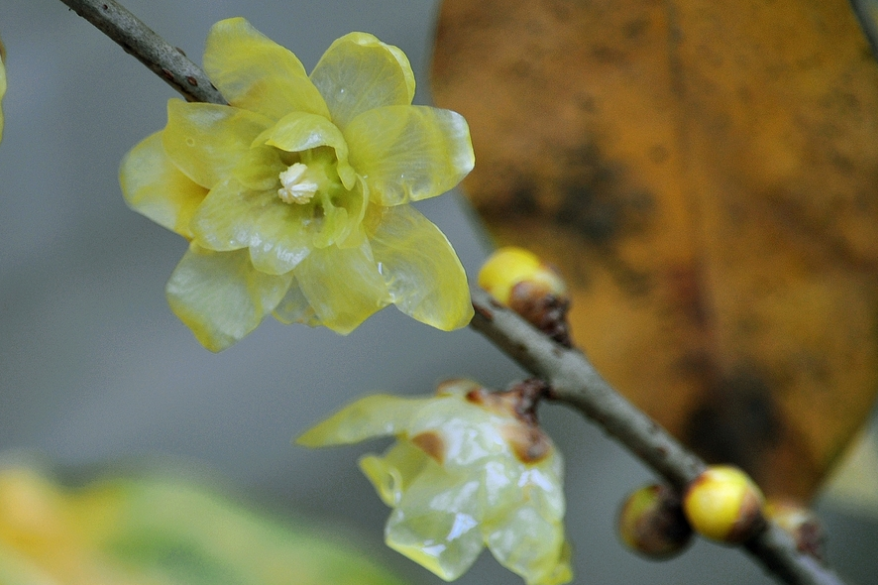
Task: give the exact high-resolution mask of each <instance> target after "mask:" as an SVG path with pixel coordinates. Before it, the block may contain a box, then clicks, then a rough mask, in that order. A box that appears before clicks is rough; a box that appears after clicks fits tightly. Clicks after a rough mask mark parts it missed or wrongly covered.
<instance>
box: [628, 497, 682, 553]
mask: <svg viewBox="0 0 878 585" xmlns="http://www.w3.org/2000/svg"><path fill="white" fill-rule="evenodd" d="M618 528H619V536H620V537H621V538H622V542H624V543H625V544H626V545H627V546H628V548H630V549H631V550H633V551H634V552H637V553H640V554H642V555H644V556H647V557H650V558H653V559H656V560H658V559H667V558H670V557H672V556H674V555H677V554H679V553H680V552H682V551H683V549H685V548H686V545H687V544H689V542H690V541H691V540H692V528H691V527H690V526H689V523H688V522H687V521H686V517H685V516H684V515H683V510H682V508H681V505H680V497H679V495H678V494H677V493H676V492H674V491H673V490H671V488H669V487H667V486H662V485H648V486H644V487H642V488H640V489H639V490H637V491H635V492H633V493H631V495H629V496H628V498H627V499H626V500H625V503H624V504H622V509H621V510H620V511H619V519H618Z"/></svg>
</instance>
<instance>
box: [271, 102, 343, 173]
mask: <svg viewBox="0 0 878 585" xmlns="http://www.w3.org/2000/svg"><path fill="white" fill-rule="evenodd" d="M255 143H256V144H261V143H264V144H267V145H269V146H275V147H277V148H279V149H281V150H285V151H287V152H302V151H304V150H310V149H312V148H317V147H318V146H330V147H332V148H333V149H334V150H335V154H336V158H337V159H338V174H339V177H340V178H341V180H342V183H343V184H344V186H345V187H346V188H347V189H350V188H352V187H353V186H354V182H355V181H356V173H355V172H354V169H353V168H352V167H351V165H350V164H349V163H348V145H347V142H345V139H344V136H343V135H342V133H341V130H339V129H338V128H337V127H336V126H335V124H333V123H332V122H330V121H329V120H327V119H326V118H324V117H323V116H317V115H315V114H309V113H307V112H293V113H292V114H287V115H286V116H284V117H283V118H281V119H280V120H279V121H278V122H277V124H275V125H274V126H272V127H271V128H269V129H267V130H266V131H265V132H263V133H262V134H260V135H259V136H258V137H257V138H256V140H255Z"/></svg>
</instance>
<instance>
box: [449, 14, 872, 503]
mask: <svg viewBox="0 0 878 585" xmlns="http://www.w3.org/2000/svg"><path fill="white" fill-rule="evenodd" d="M433 82H434V84H433V92H434V96H435V99H436V101H437V103H438V104H439V105H441V106H442V107H446V108H451V109H454V110H456V111H458V112H460V113H462V114H463V115H464V116H465V117H466V118H467V120H468V121H469V123H470V127H471V131H472V137H473V144H474V148H475V151H476V160H477V161H478V164H477V165H476V168H475V170H474V172H473V173H472V174H471V175H470V177H469V178H468V179H467V180H466V181H465V182H464V190H465V191H466V193H467V195H468V196H469V197H470V199H471V200H472V202H473V203H474V204H475V206H476V208H477V209H478V211H479V212H480V214H481V216H482V217H483V218H484V220H485V221H486V223H487V225H488V228H489V230H490V232H491V233H492V234H493V235H494V236H495V237H496V239H497V240H498V242H499V243H501V244H515V245H521V246H524V247H527V248H530V249H532V250H534V251H536V252H537V253H538V254H540V255H541V256H543V257H544V258H546V259H548V260H550V261H552V262H554V263H555V264H557V265H558V266H559V267H560V268H561V271H562V273H563V274H564V275H565V277H566V278H567V279H568V281H569V284H570V285H571V288H572V291H571V293H572V295H571V296H572V299H573V312H572V328H573V334H574V336H575V338H576V340H577V341H578V343H579V344H580V345H581V346H582V347H583V348H584V349H585V350H586V351H587V352H588V354H589V355H590V357H591V358H592V360H593V361H594V363H595V365H596V366H597V367H598V369H599V370H600V371H601V372H602V373H603V374H604V375H605V376H606V377H607V378H608V379H609V380H610V382H611V383H613V384H614V385H615V386H616V387H618V388H619V389H620V390H621V391H622V392H623V393H625V394H626V395H628V396H629V397H630V398H631V399H632V400H633V401H634V402H636V403H637V404H638V405H639V406H640V407H642V408H643V409H645V410H646V411H647V412H648V413H649V414H650V415H652V416H653V417H655V418H656V419H657V420H658V421H659V422H661V423H662V424H663V425H665V426H666V427H668V428H669V429H670V430H671V431H672V432H673V433H675V434H676V435H677V436H678V437H680V438H682V439H684V440H685V441H687V442H688V443H690V444H692V445H694V446H695V447H696V448H697V449H698V450H699V451H700V452H701V453H702V454H703V455H705V456H706V457H707V458H708V459H710V460H712V461H717V462H732V463H735V464H737V465H739V466H741V467H743V468H744V469H746V470H747V471H748V472H749V473H750V474H751V475H752V476H753V477H754V478H755V479H756V480H757V481H758V482H759V483H760V485H761V486H762V487H763V489H764V490H765V491H766V493H767V494H769V495H778V496H780V495H784V496H787V497H793V498H808V497H810V495H811V494H812V493H813V491H814V489H815V487H816V485H817V484H818V482H819V481H820V479H821V478H822V477H823V476H824V474H825V473H826V472H827V470H828V469H829V467H830V466H831V465H832V463H833V462H834V461H835V459H836V457H837V456H838V454H839V453H840V452H841V451H842V449H843V448H844V446H845V445H846V444H847V442H848V441H849V439H850V437H851V436H852V435H853V434H854V433H855V432H856V429H857V428H858V427H859V426H860V424H861V423H862V422H863V420H864V419H865V418H866V416H867V415H868V412H869V409H870V406H871V405H872V402H873V398H874V394H875V390H876V388H878V375H876V373H878V339H876V337H878V310H876V308H878V278H876V276H878V270H876V268H878V67H876V63H875V60H874V59H873V57H872V56H871V53H870V51H869V47H868V45H867V43H866V40H865V38H864V36H863V34H862V32H861V30H860V28H859V26H858V24H857V22H856V20H855V18H854V15H853V14H852V12H851V10H850V7H849V5H848V2H846V1H845V0H824V1H821V2H802V1H800V0H776V1H774V2H745V3H740V2H731V1H728V0H689V1H686V2H655V1H647V0H626V1H614V2H609V1H598V2H585V1H584V0H576V1H574V0H570V1H559V0H526V1H525V0H503V1H500V0H485V1H483V2H468V1H466V0H445V2H444V3H443V5H442V8H441V13H440V17H439V28H438V33H437V38H436V47H435V55H434V60H433Z"/></svg>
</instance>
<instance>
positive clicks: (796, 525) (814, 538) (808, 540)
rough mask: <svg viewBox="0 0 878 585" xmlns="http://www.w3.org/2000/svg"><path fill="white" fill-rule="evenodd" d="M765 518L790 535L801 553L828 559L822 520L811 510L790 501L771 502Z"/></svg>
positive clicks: (766, 505)
mask: <svg viewBox="0 0 878 585" xmlns="http://www.w3.org/2000/svg"><path fill="white" fill-rule="evenodd" d="M765 517H766V518H768V519H769V520H771V521H772V522H774V523H775V524H776V525H777V526H779V527H780V528H782V529H783V530H784V531H785V532H786V533H787V534H789V535H790V536H791V537H792V538H793V541H794V542H795V543H796V548H797V549H798V550H799V552H802V553H805V554H808V555H811V556H812V557H814V558H815V559H820V560H822V559H824V558H825V557H826V534H825V533H824V531H823V526H822V525H821V523H820V519H819V518H817V515H816V514H814V512H812V511H811V510H810V509H808V508H806V507H804V506H802V505H800V504H798V503H797V502H793V501H790V500H777V499H772V500H769V501H768V502H767V503H766V504H765Z"/></svg>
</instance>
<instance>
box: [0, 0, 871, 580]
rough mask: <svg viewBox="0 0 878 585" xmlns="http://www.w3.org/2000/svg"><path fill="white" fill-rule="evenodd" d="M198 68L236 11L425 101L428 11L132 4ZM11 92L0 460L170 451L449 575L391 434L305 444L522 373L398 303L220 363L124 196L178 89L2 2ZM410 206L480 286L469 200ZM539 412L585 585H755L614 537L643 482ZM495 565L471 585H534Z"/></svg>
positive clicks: (846, 527)
mask: <svg viewBox="0 0 878 585" xmlns="http://www.w3.org/2000/svg"><path fill="white" fill-rule="evenodd" d="M124 4H125V5H126V6H127V7H128V8H130V9H131V10H132V11H133V12H134V13H136V14H137V15H139V16H140V18H141V19H142V20H144V21H145V22H146V23H147V24H148V25H150V26H151V27H152V28H153V29H154V30H156V31H157V32H158V33H159V34H161V35H162V36H164V37H165V38H166V39H167V40H169V42H171V43H172V44H174V45H176V46H178V47H180V48H182V49H183V50H184V51H185V52H186V53H187V54H188V55H189V56H190V57H192V58H193V60H195V61H197V62H200V60H201V53H202V48H203V43H204V39H205V36H206V34H207V31H208V29H209V27H210V26H211V24H213V23H214V22H216V21H217V20H220V19H222V18H226V17H230V16H239V15H240V16H245V17H246V18H248V19H249V20H250V21H251V22H252V23H253V24H254V26H256V27H257V28H258V29H259V30H261V31H262V32H264V33H265V34H267V35H268V36H269V37H271V38H273V39H274V40H276V41H277V42H279V43H280V44H282V45H285V46H287V47H289V48H291V49H292V50H293V51H294V52H295V53H296V54H297V55H298V56H299V58H300V59H301V60H302V61H303V63H304V64H305V66H306V68H308V69H310V68H311V67H313V65H314V64H315V63H316V61H317V59H318V58H319V56H320V55H321V54H322V52H323V50H324V49H325V48H326V47H328V46H329V44H330V43H331V42H332V41H333V40H334V39H335V38H337V37H339V36H341V35H343V34H345V33H347V32H350V31H352V30H361V31H365V32H370V33H373V34H375V35H377V36H378V37H379V38H380V39H382V40H383V41H385V42H389V43H392V44H395V45H398V46H399V47H401V48H402V49H403V50H404V51H405V52H406V53H407V54H408V56H409V58H410V59H411V62H412V65H413V67H414V70H415V75H416V78H417V80H418V82H419V84H420V85H419V88H418V93H417V95H416V98H415V101H416V103H421V104H425V103H429V102H430V95H429V88H428V87H427V86H428V79H427V70H428V66H427V65H428V59H429V53H430V46H431V43H432V34H433V26H434V20H435V13H436V10H437V7H438V3H437V2H436V1H435V0H382V1H364V0H319V1H318V0H285V1H280V0H274V1H262V2H243V1H232V0H212V1H211V2H206V1H194V0H176V1H169V0H128V1H127V2H124ZM0 35H2V39H3V42H4V43H5V45H6V48H7V53H8V55H7V68H8V78H9V91H8V94H7V96H6V98H5V100H4V102H3V109H4V111H5V114H6V129H5V132H4V136H3V144H2V147H0V448H2V449H3V450H9V449H23V450H27V451H29V452H34V453H38V454H41V455H42V456H45V457H47V458H48V459H49V460H50V461H52V462H54V463H55V464H57V465H59V466H62V467H77V466H86V467H88V468H93V467H96V466H102V465H105V464H113V463H114V462H115V463H118V462H120V461H122V462H124V461H130V460H132V459H136V458H138V457H142V456H145V455H161V456H170V457H173V458H176V459H177V460H182V461H185V462H188V463H187V464H188V465H192V466H193V467H197V468H199V469H209V470H211V473H212V474H214V475H215V476H216V477H222V478H224V480H223V481H224V482H225V485H226V487H227V488H228V489H231V490H233V491H234V492H236V493H238V494H239V495H241V497H243V498H246V499H247V500H249V501H252V502H258V503H259V505H260V506H262V507H263V508H266V509H268V510H272V511H274V512H275V513H277V514H280V515H292V516H305V517H308V518H311V519H313V520H315V521H318V522H319V523H320V525H321V526H336V525H337V526H344V527H345V528H344V529H345V530H347V531H349V532H350V534H352V535H354V536H353V537H354V539H355V540H356V542H357V543H358V545H359V546H361V547H363V548H364V549H366V550H368V551H370V552H372V553H373V554H374V555H376V556H377V557H378V558H380V559H381V560H382V561H384V562H385V563H387V564H389V565H391V566H393V567H394V568H396V569H397V570H398V571H399V572H400V573H401V574H402V575H404V576H406V577H407V578H408V579H409V580H410V581H411V582H412V583H422V584H436V583H441V582H442V581H441V580H439V579H438V578H436V577H434V576H433V575H431V574H430V573H428V572H427V571H425V570H423V569H421V568H420V567H418V566H416V565H414V564H412V563H410V562H409V561H407V560H406V559H404V558H402V557H401V556H399V555H397V554H396V553H393V552H392V551H390V550H388V549H386V548H384V547H383V545H382V526H383V522H384V520H385V518H386V517H387V513H388V511H387V509H386V508H385V507H384V505H383V504H381V502H380V501H379V500H378V498H377V496H376V495H375V494H374V492H373V490H372V488H371V487H370V485H369V484H368V483H367V481H366V480H365V479H364V478H363V477H362V476H361V475H360V473H359V471H358V469H357V467H356V459H357V457H358V456H359V455H360V454H362V453H364V452H365V451H366V450H367V449H371V450H375V449H379V448H380V449H383V447H384V445H383V444H377V445H366V446H363V445H360V446H355V447H350V448H343V449H335V450H322V451H308V450H306V449H303V448H299V447H296V446H291V444H290V440H291V438H292V437H293V436H295V435H297V434H299V433H300V432H302V431H303V430H305V429H306V428H307V427H308V426H309V425H311V424H313V423H314V422H316V421H317V420H319V419H321V418H322V417H324V416H326V415H328V414H329V413H331V412H333V411H335V410H336V409H338V408H339V407H340V406H341V405H343V404H345V403H347V402H349V401H350V400H351V399H353V398H355V397H358V396H360V395H362V394H364V393H368V392H374V391H385V392H392V393H398V394H423V393H428V392H431V391H432V389H433V386H434V384H435V383H436V381H438V380H440V379H442V378H444V377H459V376H468V377H472V378H475V379H477V380H479V381H481V382H482V383H484V384H486V385H493V386H497V387H503V386H506V385H507V384H508V383H509V382H510V381H512V380H514V379H516V378H517V377H520V376H521V371H520V370H518V369H517V368H516V367H515V366H514V365H513V364H512V363H511V362H510V361H508V360H507V359H506V358H505V357H503V356H502V355H500V354H499V353H498V352H497V351H496V350H494V349H493V348H492V346H490V345H489V344H488V343H487V342H486V341H484V340H482V339H481V338H480V337H479V336H478V335H477V334H475V333H472V332H470V331H460V332H456V333H452V334H445V333H441V332H437V331H434V330H432V329H430V328H428V327H426V326H424V325H421V324H419V323H417V322H415V321H413V320H410V319H407V318H404V317H403V316H402V315H401V314H399V313H398V312H396V310H395V309H393V308H390V309H387V310H385V311H383V312H381V313H379V314H378V315H376V316H375V317H373V318H371V319H370V320H369V321H367V322H366V323H365V324H364V325H363V326H362V327H360V328H359V329H358V330H357V331H355V332H354V333H353V334H352V335H350V336H349V337H340V336H337V335H335V334H333V333H331V332H328V331H324V330H311V329H308V328H306V327H302V326H282V325H280V324H278V323H276V322H275V321H274V320H273V319H271V318H269V319H267V320H266V322H265V323H264V324H263V325H262V326H261V327H260V328H259V329H258V330H257V331H256V332H255V333H253V334H252V335H250V336H249V337H248V338H246V339H245V340H244V341H243V342H241V343H239V344H238V345H237V346H235V347H233V348H231V349H229V350H227V351H225V352H223V353H221V354H219V355H214V354H211V353H209V352H208V351H206V350H205V349H203V348H202V347H201V346H200V345H199V344H198V343H197V342H196V341H195V339H194V338H193V337H192V335H191V334H190V333H189V331H188V330H187V329H186V328H185V327H184V326H183V325H182V324H181V323H180V322H179V321H178V320H177V319H176V318H175V317H174V316H173V315H172V313H171V311H170V309H169V308H168V306H167V304H166V302H165V298H164V292H163V289H164V283H165V281H166V280H167V278H168V276H169V275H170V273H171V271H172V270H173V268H174V266H175V265H176V263H177V261H178V260H179V259H180V257H181V256H182V254H183V252H184V250H185V248H186V243H185V242H184V241H183V239H182V238H180V237H179V236H177V235H175V234H173V233H170V232H168V231H165V230H164V229H162V228H161V227H159V226H158V225H155V224H153V223H152V222H150V221H149V220H147V219H145V218H143V217H141V216H140V215H138V214H136V213H133V212H131V211H129V210H128V209H127V208H126V207H125V204H124V203H123V201H122V196H121V193H120V190H119V186H118V182H117V170H118V164H119V161H120V159H121V157H122V156H123V154H124V153H125V152H126V151H127V150H128V149H130V148H131V147H132V146H133V145H134V144H136V143H137V142H138V141H140V140H141V139H143V138H144V137H146V136H147V135H148V134H150V133H152V132H154V131H156V130H158V129H160V128H162V127H163V126H164V124H165V121H166V114H165V102H166V101H167V99H168V98H170V97H174V96H175V94H174V93H173V91H172V90H171V89H170V88H169V87H168V86H166V85H165V84H164V83H163V82H162V81H161V80H159V79H158V78H157V77H155V76H154V75H153V74H152V73H150V72H149V71H148V70H147V69H146V68H145V67H143V66H142V65H140V63H138V62H137V61H135V60H134V59H133V58H131V57H130V56H128V55H126V54H125V53H123V51H122V50H121V49H120V48H119V47H117V46H116V45H115V44H113V43H112V42H111V41H110V40H108V39H107V38H105V37H104V36H103V35H102V34H101V33H99V32H98V31H97V30H96V29H94V28H93V27H92V26H91V25H90V24H88V23H87V22H85V21H83V20H82V19H80V18H79V17H78V16H76V15H75V14H74V13H72V12H70V11H69V10H68V9H67V8H66V6H64V5H62V4H61V3H60V2H58V1H57V0H0ZM419 208H420V209H421V210H422V211H423V212H424V213H426V214H427V215H428V216H429V217H430V218H431V219H432V220H433V221H434V222H436V223H437V224H438V225H439V226H440V227H441V228H442V229H443V230H444V231H445V233H446V234H447V235H448V237H449V239H450V240H451V241H452V243H453V244H454V245H455V247H456V249H457V251H458V252H459V254H460V256H461V258H462V260H463V262H464V265H465V266H466V267H467V270H468V272H469V273H470V274H471V275H473V274H475V272H476V270H477V267H478V265H479V264H480V261H481V260H482V259H483V258H484V256H485V255H486V253H487V251H488V244H487V242H486V241H485V240H484V239H483V236H482V235H481V233H480V231H479V228H478V226H476V225H475V224H474V223H473V222H472V220H471V219H470V218H469V217H468V214H467V211H466V208H465V204H464V202H463V201H462V199H461V197H460V196H459V195H458V194H456V193H452V194H449V195H445V196H443V197H440V198H438V199H435V200H432V201H428V202H425V204H423V205H419ZM541 416H542V418H543V420H544V423H545V426H546V427H547V428H548V430H549V431H550V433H551V434H552V435H553V436H554V437H555V439H556V442H557V443H558V444H559V445H560V447H561V449H562V450H563V452H564V454H565V456H566V460H567V484H566V489H567V497H568V515H567V526H568V531H569V538H570V540H571V541H572V543H573V546H574V549H575V569H576V573H577V578H576V581H575V582H577V583H602V584H616V583H618V584H622V583H625V584H635V583H648V584H650V585H659V584H665V583H667V584H671V583H692V584H700V583H704V584H707V583H710V584H717V585H720V584H758V583H771V582H772V581H771V580H770V579H769V578H767V577H765V576H764V575H763V574H762V571H761V569H759V568H758V567H757V566H756V565H754V564H753V563H751V562H750V561H749V559H747V558H745V557H744V555H742V554H740V553H738V552H736V551H732V550H727V549H725V548H723V547H720V546H716V545H713V544H708V543H704V542H699V543H696V545H695V546H694V547H693V548H692V549H691V550H690V551H689V552H688V553H686V554H685V555H683V556H682V557H680V558H678V559H676V560H673V561H671V562H667V563H660V564H659V563H652V562H648V561H644V560H641V559H639V558H637V557H635V556H633V555H631V554H629V553H628V552H626V551H625V550H624V549H623V548H622V547H621V545H620V544H619V543H618V541H617V538H616V535H615V531H614V529H613V524H614V518H615V514H616V509H617V506H618V503H619V501H620V499H621V498H622V497H623V494H625V493H627V492H628V491H629V490H631V489H633V488H635V487H637V486H639V485H640V484H641V483H644V482H646V481H649V480H650V477H651V474H650V473H649V471H648V470H646V469H644V468H642V467H641V466H640V465H639V464H638V463H636V462H635V461H634V460H633V459H632V458H631V457H630V456H629V455H628V454H627V453H625V452H624V451H622V450H621V449H620V448H618V447H617V446H616V445H615V444H614V443H612V442H610V441H608V440H607V439H606V438H605V437H604V435H603V434H602V433H601V432H600V431H599V430H597V429H595V428H593V427H592V426H590V425H588V424H584V423H583V422H582V420H581V419H580V418H579V417H578V415H576V414H575V413H572V412H569V411H566V410H563V409H561V408H558V407H551V406H547V407H544V408H543V409H542V412H541ZM822 513H823V516H824V518H825V519H826V521H827V523H828V528H829V532H830V543H829V546H830V558H831V559H832V560H833V562H834V563H835V565H836V567H837V568H838V569H839V570H840V571H841V572H842V573H844V574H846V575H848V576H850V577H851V578H852V581H855V582H859V583H862V584H867V583H876V582H878V576H876V575H878V560H876V558H875V554H874V551H875V548H876V545H878V525H876V524H875V523H873V522H869V521H867V520H864V519H857V518H854V517H851V516H845V515H841V514H839V513H837V512H835V511H834V510H832V509H827V507H824V509H823V510H822ZM521 582H522V581H521V580H520V579H519V578H518V577H516V576H515V575H512V574H511V573H508V572H506V571H505V570H503V569H501V568H500V567H499V565H497V564H496V563H495V562H494V560H493V559H492V558H491V557H490V555H488V554H485V555H483V556H482V557H481V558H480V560H479V561H478V563H477V564H476V566H475V567H474V568H473V569H472V570H471V571H470V572H469V573H468V574H467V575H465V576H464V577H463V578H462V579H460V581H459V583H461V584H480V585H490V584H495V583H496V584H500V583H504V584H506V583H510V584H514V583H521Z"/></svg>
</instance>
